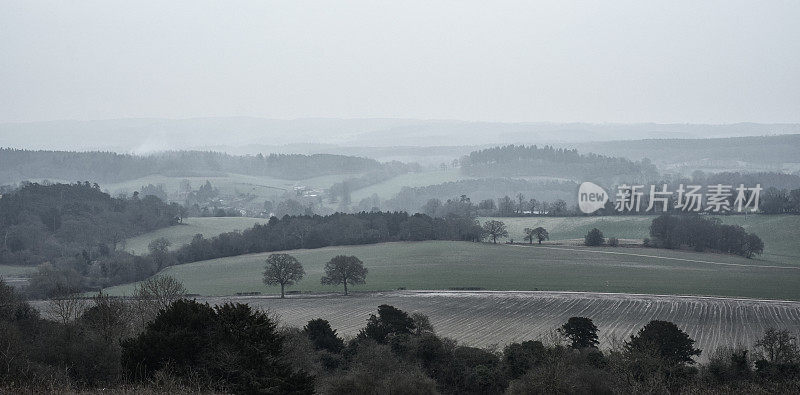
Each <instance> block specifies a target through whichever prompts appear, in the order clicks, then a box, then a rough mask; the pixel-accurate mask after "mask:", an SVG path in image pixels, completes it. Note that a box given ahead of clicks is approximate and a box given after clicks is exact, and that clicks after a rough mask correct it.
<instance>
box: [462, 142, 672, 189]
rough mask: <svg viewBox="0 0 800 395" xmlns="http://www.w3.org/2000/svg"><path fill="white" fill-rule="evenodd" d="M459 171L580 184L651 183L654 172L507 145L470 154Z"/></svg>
mask: <svg viewBox="0 0 800 395" xmlns="http://www.w3.org/2000/svg"><path fill="white" fill-rule="evenodd" d="M460 163H461V171H462V172H463V173H464V174H467V175H471V176H476V177H515V176H550V177H565V178H575V179H581V180H587V179H588V180H597V181H600V180H612V179H624V180H628V181H629V182H631V181H642V180H651V179H655V178H657V177H658V174H659V173H658V170H657V169H656V167H655V166H654V165H653V164H651V163H650V161H649V160H647V159H643V160H641V161H638V162H634V161H631V160H628V159H625V158H614V157H608V156H603V155H596V154H579V153H578V151H577V150H574V149H563V148H553V147H551V146H544V147H542V148H539V147H537V146H535V145H532V146H525V145H508V146H503V147H493V148H486V149H483V150H479V151H474V152H471V153H470V154H469V155H467V156H464V157H463V158H461V161H460Z"/></svg>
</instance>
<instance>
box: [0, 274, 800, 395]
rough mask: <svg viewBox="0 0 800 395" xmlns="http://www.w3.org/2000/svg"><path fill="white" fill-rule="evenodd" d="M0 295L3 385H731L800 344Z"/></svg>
mask: <svg viewBox="0 0 800 395" xmlns="http://www.w3.org/2000/svg"><path fill="white" fill-rule="evenodd" d="M162 291H163V292H162ZM0 298H2V300H3V301H4V303H2V304H0V333H2V334H3V336H0V353H2V356H3V363H2V364H0V389H3V390H4V391H10V392H18V391H23V392H27V391H37V390H59V391H78V392H81V391H91V390H93V389H99V388H104V389H106V390H111V391H117V390H119V391H125V392H171V393H183V392H225V393H231V392H232V393H276V394H277V393H281V394H284V393H297V394H301V393H302V394H311V393H323V394H341V393H415V394H435V393H444V394H500V393H509V394H526V393H640V392H650V393H653V392H657V393H675V392H685V393H702V392H707V391H711V390H714V391H717V392H722V393H725V392H792V391H793V389H796V388H797V386H798V385H800V350H798V347H797V343H796V339H795V337H794V336H793V335H792V334H791V333H789V332H787V331H785V330H774V329H768V330H767V331H766V333H765V334H764V336H763V337H762V338H761V339H759V340H758V342H756V344H755V347H754V349H753V350H748V349H745V348H741V347H739V348H735V349H721V350H718V351H717V352H715V353H713V354H712V355H711V357H710V358H709V362H708V363H707V364H700V365H698V364H696V363H695V361H694V358H695V357H697V356H698V355H700V353H701V350H698V349H697V348H695V346H694V340H692V339H691V338H690V337H689V336H688V335H687V334H686V333H685V332H683V331H682V330H681V329H680V328H678V327H677V326H676V325H675V324H673V323H671V322H666V321H651V322H650V323H648V324H647V325H645V326H644V327H642V328H641V329H640V330H639V331H638V332H637V333H636V334H634V335H632V336H630V337H629V338H628V339H627V341H624V342H620V344H618V345H612V348H611V349H609V350H600V349H599V348H598V347H599V342H598V339H599V333H598V329H597V327H596V326H595V325H594V323H593V322H592V320H591V319H589V318H586V317H571V318H569V320H567V322H566V323H564V325H562V326H561V327H559V328H557V331H555V332H554V333H553V334H554V336H552V337H551V340H550V341H548V342H546V343H545V342H542V341H539V340H527V341H523V342H519V343H511V344H508V345H506V346H505V347H504V348H503V349H502V350H497V349H492V348H488V349H484V348H476V347H470V346H468V345H462V344H458V343H457V342H456V341H454V340H452V339H448V338H446V337H442V336H440V335H437V334H436V332H435V329H434V327H433V325H432V324H431V321H430V319H429V318H428V317H427V316H425V315H423V314H420V313H414V314H409V313H407V312H405V311H402V310H400V309H397V308H395V307H393V306H390V305H381V306H378V311H377V314H372V315H370V317H369V318H368V319H367V322H366V324H365V326H364V327H363V328H362V329H361V330H360V331H359V332H358V334H357V335H356V336H355V337H353V338H350V339H345V338H343V337H342V336H340V335H339V334H338V333H337V331H336V330H335V329H333V328H332V327H331V325H330V323H329V322H327V321H326V320H324V319H314V320H311V321H309V322H308V323H307V324H306V325H305V326H304V327H303V328H280V327H279V326H278V322H277V320H276V319H275V318H273V317H271V316H269V315H267V314H265V313H263V312H260V311H257V310H253V309H252V308H250V307H249V306H248V305H246V304H239V303H225V304H222V305H218V306H209V305H208V304H203V303H199V302H197V301H194V300H187V299H182V298H181V295H180V294H179V293H174V292H171V291H169V290H168V289H167V288H164V287H158V286H156V287H154V288H153V289H152V291H148V292H145V293H142V294H140V295H139V296H138V297H137V298H136V299H134V300H132V301H128V302H126V301H123V300H120V299H116V298H110V297H108V296H104V295H100V296H97V297H95V298H94V299H93V300H91V301H90V302H88V303H87V304H86V305H85V306H83V308H82V309H78V310H77V311H76V313H75V314H73V315H72V316H71V317H67V318H65V319H63V320H61V319H59V320H57V321H51V320H46V319H43V318H42V317H41V316H40V315H39V312H38V311H37V310H36V309H34V308H33V307H31V306H30V305H29V304H28V303H27V302H26V301H25V300H24V299H23V298H22V297H21V296H20V295H19V294H17V293H16V292H15V291H14V290H13V288H11V287H9V286H7V285H5V284H3V283H2V282H0ZM158 303H165V305H164V307H162V308H160V309H159V310H157V311H156V313H155V314H151V313H150V311H152V309H140V306H141V305H148V306H150V307H153V306H156V305H157V304H158Z"/></svg>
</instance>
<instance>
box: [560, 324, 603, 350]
mask: <svg viewBox="0 0 800 395" xmlns="http://www.w3.org/2000/svg"><path fill="white" fill-rule="evenodd" d="M558 332H559V333H561V335H563V336H564V337H566V338H567V339H569V341H570V342H571V343H572V344H570V347H572V348H576V349H579V348H597V345H598V344H599V342H598V341H597V327H596V326H595V325H594V323H593V322H592V320H591V319H589V318H586V317H570V319H569V320H567V322H566V323H565V324H564V325H562V326H561V328H558Z"/></svg>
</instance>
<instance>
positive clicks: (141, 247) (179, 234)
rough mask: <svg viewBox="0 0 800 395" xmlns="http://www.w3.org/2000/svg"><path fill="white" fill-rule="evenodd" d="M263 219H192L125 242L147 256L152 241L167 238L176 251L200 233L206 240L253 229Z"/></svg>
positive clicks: (127, 245)
mask: <svg viewBox="0 0 800 395" xmlns="http://www.w3.org/2000/svg"><path fill="white" fill-rule="evenodd" d="M266 222H267V220H266V219H263V218H247V217H203V218H198V217H192V218H186V219H184V220H183V223H182V224H180V225H174V226H170V227H168V228H163V229H158V230H155V231H152V232H148V233H145V234H143V235H139V236H136V237H132V238H130V239H128V240H126V241H125V250H126V251H129V252H131V253H135V254H139V255H142V254H146V253H147V245H148V244H150V242H151V241H153V240H155V239H157V238H160V237H165V238H166V239H167V240H169V241H171V242H172V245H171V246H170V249H172V250H174V249H177V248H179V247H180V246H182V245H184V244H188V243H189V242H190V241H192V237H194V235H196V234H198V233H200V234H202V235H203V236H205V237H206V238H210V237H214V236H216V235H218V234H220V233H225V232H231V231H234V230H244V229H247V228H252V227H253V225H255V224H259V223H266Z"/></svg>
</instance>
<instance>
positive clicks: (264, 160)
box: [0, 148, 383, 184]
mask: <svg viewBox="0 0 800 395" xmlns="http://www.w3.org/2000/svg"><path fill="white" fill-rule="evenodd" d="M382 167H383V165H382V164H381V163H380V162H378V161H376V160H373V159H367V158H361V157H355V156H344V155H331V154H315V155H300V154H269V155H266V156H265V155H262V154H258V155H254V156H252V155H248V156H234V155H228V154H224V153H220V152H205V151H172V152H164V153H158V154H152V155H147V156H140V155H128V154H117V153H113V152H67V151H29V150H21V149H13V148H2V149H0V169H2V170H0V183H4V184H10V183H16V182H19V181H23V180H31V179H45V178H50V179H61V180H75V179H91V180H95V181H97V182H100V183H112V182H120V181H125V180H132V179H136V178H141V177H145V176H148V175H151V174H161V175H165V176H168V177H196V176H213V175H221V174H223V173H237V174H247V175H255V176H270V177H276V178H283V179H294V180H300V179H305V178H311V177H317V176H320V175H328V174H357V173H365V172H369V171H373V170H376V169H381V168H382Z"/></svg>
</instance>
